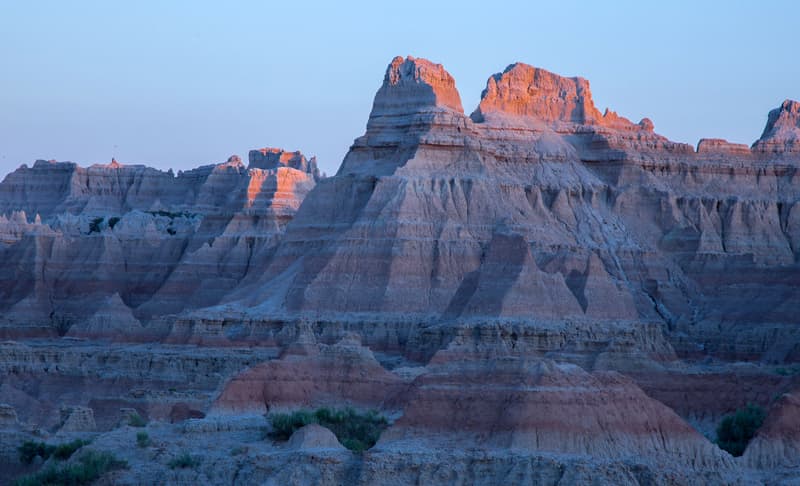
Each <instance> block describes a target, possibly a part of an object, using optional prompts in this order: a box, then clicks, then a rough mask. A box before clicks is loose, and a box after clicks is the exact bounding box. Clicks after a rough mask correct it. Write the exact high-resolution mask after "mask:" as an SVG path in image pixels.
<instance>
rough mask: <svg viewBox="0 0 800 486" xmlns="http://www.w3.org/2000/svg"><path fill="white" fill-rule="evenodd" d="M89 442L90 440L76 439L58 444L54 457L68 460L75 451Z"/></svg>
mask: <svg viewBox="0 0 800 486" xmlns="http://www.w3.org/2000/svg"><path fill="white" fill-rule="evenodd" d="M88 443H89V441H88V440H80V439H75V440H73V441H72V442H67V443H64V444H60V445H57V446H56V447H55V449H53V457H55V458H56V459H58V460H60V461H66V460H67V459H69V458H70V457H71V456H72V454H73V453H75V451H77V450H78V449H80V448H81V447H83V446H85V445H87V444H88Z"/></svg>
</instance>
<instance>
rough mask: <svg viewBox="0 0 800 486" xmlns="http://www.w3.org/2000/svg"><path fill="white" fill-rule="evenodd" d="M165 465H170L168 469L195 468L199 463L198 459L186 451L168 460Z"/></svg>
mask: <svg viewBox="0 0 800 486" xmlns="http://www.w3.org/2000/svg"><path fill="white" fill-rule="evenodd" d="M167 465H168V466H169V467H170V469H178V468H180V469H188V468H195V467H197V466H199V465H200V459H198V458H196V457H192V456H190V455H189V453H188V452H184V453H183V454H181V455H180V456H178V457H176V458H175V459H173V460H171V461H169V462H168V463H167Z"/></svg>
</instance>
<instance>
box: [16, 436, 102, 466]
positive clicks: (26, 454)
mask: <svg viewBox="0 0 800 486" xmlns="http://www.w3.org/2000/svg"><path fill="white" fill-rule="evenodd" d="M88 443H89V441H88V440H80V439H75V440H73V441H72V442H65V443H63V444H59V445H52V444H45V443H44V442H35V441H32V440H26V441H25V442H23V443H22V445H21V446H19V447H18V448H17V450H18V451H19V460H20V461H21V462H23V463H25V464H30V463H32V462H33V460H34V459H35V458H36V456H39V457H41V458H42V460H44V461H46V460H47V459H48V458H50V456H53V457H55V458H56V459H58V460H59V461H66V460H67V459H69V458H70V457H71V456H72V454H74V453H75V451H77V450H78V449H80V448H81V447H83V446H85V445H86V444H88Z"/></svg>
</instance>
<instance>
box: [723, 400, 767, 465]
mask: <svg viewBox="0 0 800 486" xmlns="http://www.w3.org/2000/svg"><path fill="white" fill-rule="evenodd" d="M765 417H766V413H765V412H764V409H763V408H761V407H759V406H757V405H752V404H750V405H747V407H746V408H742V409H739V410H737V411H736V413H734V414H733V415H728V416H727V417H725V418H724V419H722V422H720V424H719V426H718V427H717V445H718V446H719V447H720V449H722V450H725V451H728V452H729V453H730V454H731V455H733V456H741V455H742V454H744V450H745V448H746V447H747V444H748V443H749V442H750V440H751V439H752V438H753V436H754V435H755V433H756V430H758V428H759V427H761V424H763V423H764V418H765Z"/></svg>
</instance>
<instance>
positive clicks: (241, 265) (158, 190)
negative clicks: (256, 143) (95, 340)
mask: <svg viewBox="0 0 800 486" xmlns="http://www.w3.org/2000/svg"><path fill="white" fill-rule="evenodd" d="M264 151H265V153H270V154H273V155H274V156H275V160H274V161H273V163H269V164H268V163H265V162H264V161H263V160H261V161H256V162H255V163H253V162H251V167H250V168H245V166H244V164H243V163H242V161H241V160H240V159H239V157H237V156H232V157H230V158H229V159H228V161H226V162H224V163H221V164H217V165H215V166H206V167H201V168H199V169H195V170H191V171H186V172H181V173H179V174H178V175H177V176H174V175H173V174H172V173H171V172H162V171H158V170H156V169H150V168H146V167H143V166H127V165H122V164H119V163H118V162H116V161H114V162H113V163H111V164H108V165H93V166H91V167H89V168H86V169H84V168H82V167H79V166H77V165H76V164H73V163H58V162H46V161H37V162H36V163H35V164H34V166H33V167H32V168H26V167H24V166H23V167H22V168H20V169H18V170H17V171H15V172H13V173H12V174H9V176H8V177H6V179H5V180H4V181H3V182H2V183H1V184H0V211H9V213H8V215H3V216H0V235H2V236H1V238H2V244H0V257H1V258H2V259H1V260H0V261H2V262H3V264H2V265H0V309H2V310H3V314H4V318H5V319H6V320H7V321H10V323H9V324H6V325H2V326H0V335H6V336H7V337H14V336H25V335H27V336H36V335H45V336H47V335H57V334H64V333H67V334H69V335H71V336H82V337H89V336H91V337H104V338H113V339H128V340H142V339H144V340H152V339H159V337H160V334H159V333H152V332H146V330H145V329H143V328H142V324H143V323H145V324H146V322H147V321H149V320H150V319H151V318H153V317H158V316H161V315H164V314H166V313H168V312H177V311H180V310H182V309H184V308H187V307H189V308H191V307H197V306H200V305H208V304H213V303H215V302H217V301H218V300H219V299H221V298H222V297H223V296H224V294H225V293H226V292H227V291H229V290H230V289H232V288H233V287H235V286H236V285H237V284H238V283H239V281H241V280H242V279H243V278H244V276H245V274H246V273H247V271H248V269H249V268H250V266H251V264H253V263H254V261H255V260H257V259H258V258H259V257H258V254H259V253H260V252H262V251H267V249H268V248H269V247H271V246H272V245H274V244H275V241H276V238H277V236H278V235H279V234H280V233H281V232H282V231H283V227H284V226H285V225H286V223H287V222H288V221H290V220H291V218H292V217H293V215H294V213H295V212H296V211H297V209H298V207H299V206H300V203H301V202H302V200H303V198H304V197H305V195H306V194H307V193H308V192H309V191H310V190H311V188H312V187H313V186H314V185H315V183H316V181H317V180H319V179H320V174H319V169H318V168H317V166H316V160H315V159H313V158H312V159H311V160H307V159H306V158H305V157H304V156H303V155H302V154H301V153H300V152H294V153H291V154H289V153H286V152H283V151H281V150H278V149H264ZM259 153H260V152H259ZM251 158H252V157H251ZM9 208H16V209H14V210H10V209H9Z"/></svg>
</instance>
